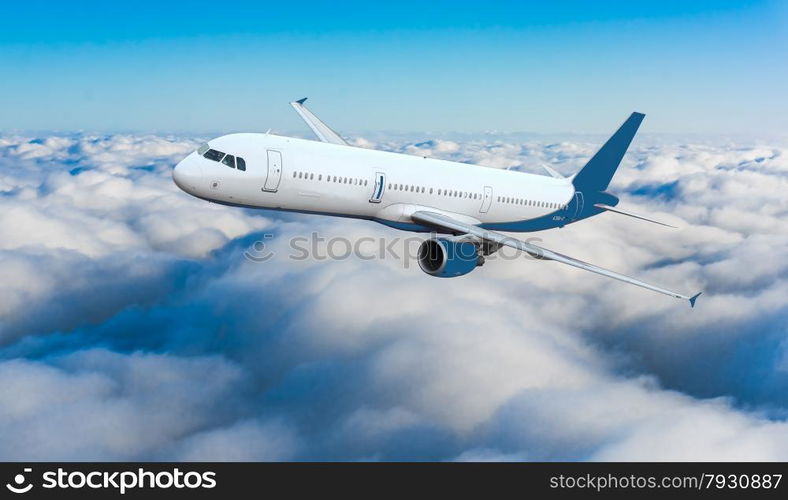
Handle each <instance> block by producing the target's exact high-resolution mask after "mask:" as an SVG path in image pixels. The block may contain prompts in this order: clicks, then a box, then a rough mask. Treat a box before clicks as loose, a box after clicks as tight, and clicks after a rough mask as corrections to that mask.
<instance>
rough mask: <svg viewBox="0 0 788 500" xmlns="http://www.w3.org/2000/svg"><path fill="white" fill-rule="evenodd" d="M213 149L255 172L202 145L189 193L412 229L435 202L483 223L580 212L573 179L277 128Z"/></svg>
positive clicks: (223, 141)
mask: <svg viewBox="0 0 788 500" xmlns="http://www.w3.org/2000/svg"><path fill="white" fill-rule="evenodd" d="M207 147H210V149H211V150H214V151H217V152H221V153H226V154H228V155H234V156H235V157H241V158H243V160H244V162H245V164H246V170H244V171H242V170H239V169H238V168H232V167H230V166H227V165H225V164H223V163H221V161H215V160H210V159H208V158H206V157H203V156H201V155H200V154H198V152H196V151H195V152H193V153H191V154H190V155H189V156H188V157H186V158H185V159H184V160H183V161H182V162H180V163H179V164H178V166H177V167H176V168H175V170H174V172H173V178H174V179H175V182H176V184H177V185H178V186H179V187H180V188H181V189H183V190H184V191H186V192H188V193H190V194H192V195H194V196H197V197H199V198H203V199H207V200H211V201H215V202H218V203H226V204H231V205H240V206H248V207H256V208H266V209H275V210H290V211H299V212H309V213H319V214H326V215H335V216H343V217H358V218H365V219H372V220H377V221H379V222H382V223H385V224H389V225H393V226H395V227H400V228H402V229H413V230H419V228H418V227H415V226H416V225H413V226H414V227H412V228H411V227H409V225H411V224H412V221H411V220H410V214H412V213H413V212H415V211H417V210H424V209H425V208H429V209H430V210H431V211H433V212H439V213H445V214H447V215H451V216H453V217H455V218H457V219H458V220H462V221H465V222H467V223H472V224H482V225H486V224H493V225H494V224H504V226H505V223H512V222H517V221H528V220H533V219H540V218H541V219H542V220H544V218H545V217H547V219H548V220H549V221H550V224H551V226H552V227H558V226H563V225H564V224H567V223H569V222H571V219H572V215H573V214H572V213H570V212H571V211H572V210H573V208H572V207H571V206H570V202H571V200H572V198H573V196H575V189H574V187H573V186H572V183H571V182H570V181H569V180H568V179H559V178H554V177H548V176H541V175H534V174H527V173H522V172H513V171H507V170H499V169H495V168H485V167H481V166H477V165H470V164H465V163H458V162H450V161H444V160H435V159H430V158H421V157H416V156H410V155H404V154H397V153H389V152H384V151H375V150H370V149H363V148H358V147H351V146H343V145H336V144H329V143H323V142H316V141H310V140H304V139H296V138H291V137H282V136H277V135H271V134H253V133H246V134H231V135H226V136H223V137H219V138H216V139H213V140H211V141H209V143H208V146H207ZM204 148H205V147H204ZM204 152H205V151H203V153H204ZM214 157H216V155H214ZM230 163H232V161H230ZM502 229H503V230H510V231H518V230H528V229H522V227H520V228H519V229H518V227H517V226H516V225H515V226H513V227H511V228H506V227H502Z"/></svg>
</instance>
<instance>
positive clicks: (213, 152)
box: [203, 149, 224, 161]
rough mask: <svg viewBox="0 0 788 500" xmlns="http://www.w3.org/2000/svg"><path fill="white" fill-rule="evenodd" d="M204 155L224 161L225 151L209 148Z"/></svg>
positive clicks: (210, 158)
mask: <svg viewBox="0 0 788 500" xmlns="http://www.w3.org/2000/svg"><path fill="white" fill-rule="evenodd" d="M203 156H204V157H205V158H208V159H209V160H213V161H222V158H224V153H222V152H221V151H216V150H215V149H209V150H208V151H206V152H205V154H204V155H203Z"/></svg>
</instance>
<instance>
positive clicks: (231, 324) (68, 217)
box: [0, 135, 788, 460]
mask: <svg viewBox="0 0 788 500" xmlns="http://www.w3.org/2000/svg"><path fill="white" fill-rule="evenodd" d="M198 142H199V141H195V140H191V139H178V138H166V137H156V136H127V135H121V136H73V137H71V136H69V137H57V136H53V137H45V138H41V139H38V140H30V139H29V138H24V137H19V136H6V137H2V138H0V172H2V176H1V177H0V191H2V193H3V194H2V197H0V210H2V212H0V213H2V214H3V215H2V216H0V255H2V259H0V272H2V274H3V276H4V279H3V280H2V282H0V296H2V297H3V301H2V302H0V320H1V321H2V330H0V342H2V344H3V345H4V346H5V347H3V348H2V349H0V359H2V361H0V408H2V410H0V424H2V425H0V428H2V431H1V432H0V456H2V457H4V458H6V459H15V460H25V459H30V460H42V459H50V460H57V459H69V458H70V459H185V460H290V459H371V460H378V459H381V460H385V459H407V458H417V459H439V460H451V459H458V460H519V459H569V460H577V459H595V460H631V459H645V460H672V459H682V460H696V459H714V460H756V459H760V460H786V459H787V458H788V429H787V428H786V426H787V425H788V424H786V422H785V409H786V407H788V399H786V396H785V395H786V394H788V371H786V369H785V366H786V362H785V359H788V356H786V354H785V352H786V348H785V346H786V345H788V338H786V332H785V328H784V326H785V324H786V319H788V300H786V297H788V288H787V287H788V285H786V279H785V278H786V276H787V275H788V265H786V264H785V262H786V261H788V259H786V258H785V257H786V251H785V249H786V248H788V245H786V243H788V225H787V224H788V223H786V222H785V217H784V214H785V213H786V208H788V206H786V201H785V200H786V198H785V194H784V193H785V192H786V191H785V189H786V182H787V181H786V177H787V176H788V161H786V158H787V156H786V153H785V152H786V148H784V147H780V146H769V147H764V146H752V147H748V146H736V147H731V146H730V145H724V146H720V145H715V144H694V145H674V144H669V143H660V144H649V143H648V141H646V142H645V143H644V145H642V146H636V147H635V148H634V150H633V152H632V154H631V155H629V156H628V157H627V159H626V160H625V166H624V167H622V169H621V171H620V173H619V174H618V175H617V176H616V178H615V182H614V185H613V186H612V187H611V190H612V191H614V192H616V193H618V194H620V195H621V197H622V203H623V204H625V205H627V206H629V207H631V208H632V209H633V210H637V211H639V212H641V213H645V214H652V215H654V216H655V217H661V218H662V219H664V220H666V221H668V222H674V223H677V224H678V225H680V226H682V229H680V230H675V231H671V230H663V229H661V228H657V227H656V226H651V225H648V224H647V223H642V222H637V221H633V220H630V219H627V218H624V217H618V216H616V215H614V214H606V215H603V216H600V217H598V218H595V219H593V220H591V221H585V222H582V223H579V224H576V225H572V226H569V227H567V228H564V229H562V230H557V231H549V232H544V233H537V234H535V235H526V236H536V237H539V238H541V240H542V242H541V243H542V244H543V245H545V246H547V247H549V248H553V249H555V250H558V251H562V252H564V253H567V254H570V255H573V256H575V257H578V258H581V259H585V260H589V261H591V262H594V263H596V264H599V265H603V266H606V267H610V268H613V269H616V270H620V271H623V272H627V273H631V274H634V275H637V276H640V277H643V278H646V279H649V280H652V281H655V282H657V283H662V284H665V285H670V286H671V287H674V288H677V289H681V290H685V291H688V292H689V291H695V290H699V289H703V290H704V291H705V294H704V296H703V297H701V299H700V300H699V303H698V306H697V307H696V308H695V309H694V310H691V309H689V308H688V307H686V305H685V304H681V303H680V302H678V301H675V300H672V299H670V298H665V297H661V296H656V295H654V294H652V293H650V292H648V291H643V290H639V289H634V288H632V287H629V286H627V285H624V284H620V283H616V282H610V281H609V280H605V279H604V278H601V277H597V276H593V275H589V274H588V273H583V272H582V271H578V270H575V269H569V268H566V266H560V265H558V264H555V263H545V262H535V261H533V260H526V259H524V258H521V259H519V260H506V259H491V260H490V261H489V262H488V263H487V264H486V265H485V266H484V267H482V268H480V269H478V270H476V271H475V272H473V273H471V274H470V275H468V276H465V277H462V278H457V279H452V280H438V279H433V278H430V277H428V276H426V275H424V274H423V273H421V271H420V270H419V269H418V268H417V266H415V265H414V263H413V262H410V266H409V268H407V269H406V268H404V266H403V264H404V263H403V262H400V261H395V260H391V259H388V260H382V261H381V260H372V261H367V260H360V259H353V258H350V259H347V260H343V261H332V260H323V261H314V260H307V261H295V260H291V259H288V258H287V254H288V253H290V251H289V249H288V239H289V238H290V237H293V236H308V235H309V233H310V232H311V231H312V230H313V229H317V230H319V232H320V234H321V236H324V237H331V236H346V237H349V238H351V239H352V240H357V239H358V238H360V237H362V236H367V235H372V236H377V237H386V236H388V237H393V236H399V237H407V236H412V235H407V234H406V233H398V232H395V231H393V230H391V229H388V228H384V227H382V226H378V225H374V224H372V223H368V222H363V221H352V220H339V219H331V218H321V217H313V216H285V217H279V216H277V215H275V214H271V213H266V212H257V213H256V212H253V211H248V210H240V209H233V208H227V207H220V206H216V205H211V204H208V203H205V202H201V201H199V200H196V199H193V198H190V197H188V196H187V195H185V194H184V193H181V192H179V191H178V190H177V188H176V187H175V186H174V185H173V184H172V182H171V179H170V168H171V166H172V165H173V164H174V163H175V162H176V161H177V160H178V159H179V157H181V156H182V155H184V154H186V153H187V152H188V151H190V150H191V149H192V148H193V147H194V146H195V145H196V144H197V143H198ZM357 143H358V144H359V145H361V146H364V147H374V146H375V143H373V142H371V141H365V140H358V141H357ZM379 147H380V146H379ZM382 147H385V148H387V149H391V150H395V151H400V152H406V153H410V154H417V155H432V156H440V157H443V158H448V159H453V160H458V161H467V162H472V163H480V164H483V165H487V166H490V167H493V168H515V169H519V170H524V171H534V172H539V171H540V170H541V167H540V163H549V164H550V165H551V166H553V167H554V168H556V169H557V170H559V171H561V172H563V173H566V174H569V173H572V172H574V171H575V170H576V169H577V168H578V166H579V165H582V162H583V160H584V158H587V157H588V156H590V154H592V153H593V150H594V145H592V144H587V143H574V142H556V143H550V144H543V143H539V142H535V141H529V142H526V143H525V144H515V143H510V142H505V141H502V140H496V139H495V138H490V139H489V140H473V141H470V142H468V143H460V142H459V141H449V140H445V139H435V140H431V141H415V142H407V143H401V142H400V143H396V142H388V143H385V144H384V145H383V146H382ZM262 230H266V231H271V232H272V233H273V234H274V235H275V237H274V238H272V239H270V240H266V245H268V246H269V247H270V248H272V249H274V250H276V251H277V255H276V257H275V258H274V259H272V260H269V261H267V262H265V263H255V262H251V261H248V260H245V259H244V258H243V257H242V253H243V251H244V250H246V249H248V248H249V246H250V244H251V243H252V242H253V241H254V240H255V239H258V238H259V237H260V231H262ZM402 245H404V243H402V244H400V246H399V247H398V248H400V249H401V246H402Z"/></svg>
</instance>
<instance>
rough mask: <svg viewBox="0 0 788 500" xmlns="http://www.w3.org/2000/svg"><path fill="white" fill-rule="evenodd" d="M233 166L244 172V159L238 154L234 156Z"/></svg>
mask: <svg viewBox="0 0 788 500" xmlns="http://www.w3.org/2000/svg"><path fill="white" fill-rule="evenodd" d="M235 166H236V167H237V168H238V170H241V171H243V172H246V161H245V160H244V159H243V158H241V157H240V156H236V157H235Z"/></svg>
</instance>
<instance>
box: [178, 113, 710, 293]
mask: <svg viewBox="0 0 788 500" xmlns="http://www.w3.org/2000/svg"><path fill="white" fill-rule="evenodd" d="M305 101H306V98H303V99H300V100H297V101H293V102H291V103H290V104H291V106H293V108H294V109H295V111H296V112H297V113H298V114H299V115H300V116H301V118H302V119H303V120H304V121H305V122H306V124H307V125H308V126H309V128H311V129H312V131H313V132H314V133H315V135H316V136H317V137H318V139H319V141H314V140H307V139H299V138H294V137H286V136H280V135H275V134H271V133H270V131H269V132H268V133H237V134H229V135H224V136H221V137H217V138H216V139H212V140H210V141H208V142H207V143H205V144H202V145H201V146H200V147H199V148H197V150H196V151H193V152H192V153H191V154H189V155H188V156H187V157H186V158H184V159H183V160H182V161H181V162H179V163H178V164H177V165H176V166H175V168H174V170H173V172H172V177H173V180H174V182H175V184H176V185H177V186H178V187H179V188H180V189H182V190H183V191H185V192H186V193H188V194H190V195H192V196H195V197H197V198H200V199H203V200H207V201H210V202H214V203H219V204H223V205H229V206H234V207H245V208H260V209H269V210H281V211H289V212H299V213H307V214H321V215H330V216H337V217H350V218H357V219H365V220H370V221H374V222H378V223H381V224H384V225H386V226H390V227H392V228H395V229H400V230H404V231H413V232H420V233H432V235H431V236H430V237H429V238H428V239H426V240H425V241H424V242H423V243H422V244H421V245H420V247H419V250H418V255H417V258H418V263H419V267H420V268H421V269H422V270H423V271H424V272H425V273H427V274H429V275H431V276H436V277H441V278H451V277H457V276H462V275H465V274H468V273H470V272H471V271H473V270H474V269H476V268H477V267H479V266H481V265H482V264H484V260H485V257H486V256H489V255H490V254H492V253H494V252H496V251H497V250H499V249H500V248H501V247H502V246H507V247H511V248H515V249H518V250H520V251H523V252H525V253H526V254H528V255H530V256H532V257H535V258H537V259H542V260H552V261H555V262H560V263H563V264H567V265H570V266H574V267H577V268H580V269H584V270H586V271H591V272H593V273H597V274H600V275H602V276H607V277H609V278H613V279H616V280H620V281H623V282H626V283H630V284H633V285H637V286H639V287H643V288H646V289H648V290H652V291H655V292H659V293H662V294H665V295H669V296H671V297H675V298H678V299H684V300H687V301H689V303H690V306H691V307H694V306H695V301H696V300H697V298H698V296H699V295H700V293H697V294H695V295H692V296H689V295H684V294H681V293H678V292H674V291H671V290H668V289H666V288H662V287H659V286H656V285H652V284H649V283H646V282H643V281H640V280H637V279H635V278H632V277H630V276H626V275H623V274H620V273H617V272H614V271H610V270H608V269H604V268H601V267H598V266H595V265H593V264H589V263H587V262H583V261H581V260H577V259H574V258H572V257H569V256H566V255H563V254H560V253H558V252H554V251H552V250H549V249H547V248H544V247H541V246H538V245H535V244H533V243H530V242H526V241H522V240H519V239H516V238H512V237H510V236H506V235H504V234H502V233H501V231H505V232H532V231H544V230H547V229H553V228H560V227H564V226H566V225H568V224H574V223H576V222H579V221H581V220H585V219H589V218H591V217H594V216H596V215H599V214H602V213H605V212H612V213H617V214H621V215H626V216H629V217H634V218H637V219H640V220H645V221H648V222H653V223H656V224H661V225H664V226H668V224H664V223H661V222H659V221H656V220H654V219H650V218H648V217H645V216H642V215H638V214H635V213H632V212H630V211H628V210H624V209H622V208H619V207H617V205H618V202H619V199H618V198H617V197H616V196H615V195H613V194H611V193H609V192H607V191H606V189H607V187H608V185H609V184H610V181H611V179H612V178H613V175H614V174H615V172H616V169H617V168H618V166H619V164H620V163H621V160H622V158H623V157H624V153H626V150H627V148H629V145H630V143H631V142H632V138H633V137H634V136H635V133H636V132H637V130H638V127H639V126H640V123H641V122H642V121H643V118H644V116H645V115H644V114H642V113H632V114H631V115H630V116H629V118H627V120H626V121H625V122H624V123H623V125H621V127H620V128H619V129H618V130H617V131H616V132H615V133H614V134H613V135H612V136H611V137H610V139H608V141H607V142H605V144H604V145H602V147H601V148H600V149H599V150H598V151H597V152H596V154H594V156H593V157H591V159H590V160H589V161H588V163H586V164H585V166H584V167H583V168H581V169H580V171H579V172H577V173H576V174H575V175H573V176H571V177H564V176H562V175H561V174H559V173H558V172H556V171H555V170H553V169H552V168H550V167H547V166H545V170H546V171H547V173H548V174H549V175H537V174H530V173H524V172H517V171H510V170H502V169H496V168H487V167H483V166H479V165H471V164H467V163H458V162H452V161H445V160H438V159H432V158H426V157H418V156H412V155H406V154H399V153H392V152H386V151H377V150H373V149H367V148H361V147H355V146H351V145H349V144H348V143H347V142H346V141H345V140H344V139H343V138H342V137H341V136H340V135H339V134H338V133H336V132H335V131H334V130H332V129H331V128H330V127H329V126H328V125H326V124H325V123H323V122H322V121H321V120H320V119H319V118H318V117H317V116H315V115H314V114H313V113H312V112H311V111H310V110H309V109H308V108H307V107H306V106H305V105H304V102H305ZM671 227H672V226H671Z"/></svg>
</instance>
